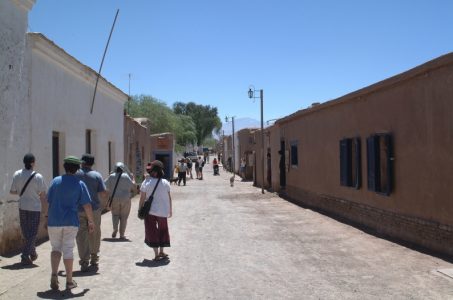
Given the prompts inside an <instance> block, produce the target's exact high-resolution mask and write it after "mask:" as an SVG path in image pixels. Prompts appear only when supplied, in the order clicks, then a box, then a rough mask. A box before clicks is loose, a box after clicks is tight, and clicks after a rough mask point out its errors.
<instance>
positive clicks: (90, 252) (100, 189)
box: [76, 154, 107, 272]
mask: <svg viewBox="0 0 453 300" xmlns="http://www.w3.org/2000/svg"><path fill="white" fill-rule="evenodd" d="M81 162H82V168H81V169H80V170H78V171H77V173H76V176H77V177H78V178H79V179H80V180H82V181H83V182H84V183H85V184H86V186H87V188H88V192H89V193H90V198H91V206H92V208H93V218H94V232H93V233H91V234H89V232H88V216H87V215H86V213H85V211H84V209H83V208H82V207H80V208H79V219H80V227H79V232H78V233H77V239H76V240H77V250H78V252H79V258H80V260H79V264H80V270H81V271H82V272H88V271H90V266H91V267H92V268H93V269H94V270H96V271H97V270H98V269H99V251H100V247H101V214H102V207H101V201H100V197H106V196H107V191H106V187H105V184H104V180H103V179H102V176H101V174H100V173H99V172H97V171H95V170H93V165H94V156H93V155H91V154H84V155H82V159H81Z"/></svg>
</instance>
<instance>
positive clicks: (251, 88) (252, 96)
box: [248, 85, 264, 194]
mask: <svg viewBox="0 0 453 300" xmlns="http://www.w3.org/2000/svg"><path fill="white" fill-rule="evenodd" d="M256 91H257V90H255V87H254V86H253V85H251V86H249V91H248V94H249V98H250V99H256V98H260V102H261V147H262V149H261V151H262V153H261V193H263V194H264V128H263V127H264V126H263V90H262V89H260V96H259V97H257V96H255V92H256Z"/></svg>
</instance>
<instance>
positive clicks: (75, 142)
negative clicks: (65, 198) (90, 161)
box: [28, 33, 127, 180]
mask: <svg viewBox="0 0 453 300" xmlns="http://www.w3.org/2000/svg"><path fill="white" fill-rule="evenodd" d="M28 40H29V45H30V47H29V51H30V55H31V64H32V67H31V74H30V76H31V87H30V95H31V102H32V113H31V121H32V148H33V149H34V152H35V155H36V156H37V157H39V162H38V164H39V166H40V167H39V170H40V172H41V173H42V174H43V176H44V177H45V178H46V179H49V180H50V179H51V177H52V132H53V131H57V132H60V133H61V134H62V135H63V137H64V138H63V139H62V140H61V141H60V143H61V144H62V149H63V150H62V152H63V153H62V155H61V156H60V170H63V167H62V164H63V162H62V160H63V158H64V156H67V155H75V156H77V157H80V156H81V155H82V154H83V153H85V132H86V130H87V129H90V130H92V131H93V133H94V134H93V136H92V154H94V156H95V166H94V167H95V169H96V170H98V171H99V172H100V173H101V174H102V175H103V176H104V177H106V176H107V175H108V171H109V165H108V142H109V141H111V142H112V145H113V151H112V162H113V163H114V162H116V161H123V160H124V147H123V138H124V136H123V132H124V120H123V118H124V110H123V107H124V103H125V102H126V101H127V95H126V94H124V93H123V92H121V91H120V90H119V89H117V88H116V87H114V86H113V85H111V84H110V83H108V82H107V81H105V80H104V79H102V78H101V79H100V80H99V84H98V89H97V93H96V100H95V104H94V109H93V114H91V113H90V108H91V102H92V98H93V92H94V85H95V81H96V73H95V72H94V71H93V70H92V69H90V68H88V67H86V66H84V65H83V64H81V63H80V62H78V61H77V60H76V59H74V58H73V57H71V56H70V55H68V54H67V53H66V52H64V51H63V50H62V49H60V48H59V47H57V46H56V45H55V44H53V43H52V42H51V41H49V40H48V39H47V38H45V37H44V36H43V35H41V34H36V33H29V34H28Z"/></svg>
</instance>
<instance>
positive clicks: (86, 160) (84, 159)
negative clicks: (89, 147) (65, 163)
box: [81, 153, 94, 166]
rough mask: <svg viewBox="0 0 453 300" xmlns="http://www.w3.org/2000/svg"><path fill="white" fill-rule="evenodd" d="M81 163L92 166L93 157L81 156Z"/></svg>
mask: <svg viewBox="0 0 453 300" xmlns="http://www.w3.org/2000/svg"><path fill="white" fill-rule="evenodd" d="M81 161H82V163H84V164H86V165H88V166H92V165H94V156H93V155H91V154H89V153H85V154H84V155H82V159H81Z"/></svg>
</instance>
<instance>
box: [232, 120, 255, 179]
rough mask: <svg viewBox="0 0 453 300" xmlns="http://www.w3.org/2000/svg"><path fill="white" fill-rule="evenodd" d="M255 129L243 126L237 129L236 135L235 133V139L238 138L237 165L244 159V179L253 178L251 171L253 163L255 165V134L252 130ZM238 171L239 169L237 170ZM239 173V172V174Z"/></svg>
mask: <svg viewBox="0 0 453 300" xmlns="http://www.w3.org/2000/svg"><path fill="white" fill-rule="evenodd" d="M254 131H256V129H250V128H244V129H241V130H239V131H238V132H237V133H236V135H237V140H238V143H237V145H238V147H237V148H238V157H239V166H240V163H241V160H242V159H244V160H245V165H246V167H245V178H243V179H244V180H253V171H254V165H255V162H254V160H255V153H254V150H255V147H254V145H255V144H256V140H255V135H254V134H253V132H254ZM237 171H238V173H239V172H240V170H237ZM240 175H241V174H240Z"/></svg>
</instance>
